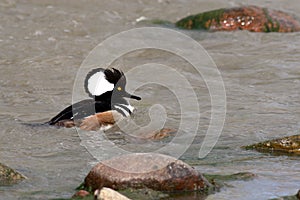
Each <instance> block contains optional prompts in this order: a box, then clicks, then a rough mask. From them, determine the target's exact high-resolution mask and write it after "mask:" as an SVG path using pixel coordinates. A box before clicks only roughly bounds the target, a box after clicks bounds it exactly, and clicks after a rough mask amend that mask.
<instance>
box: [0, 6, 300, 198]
mask: <svg viewBox="0 0 300 200" xmlns="http://www.w3.org/2000/svg"><path fill="white" fill-rule="evenodd" d="M245 4H255V5H259V6H266V7H269V8H275V9H281V10H283V11H286V12H289V13H291V14H295V15H297V13H299V11H300V4H299V3H298V2H297V1H296V0H293V1H289V3H288V4H287V3H286V2H281V1H279V0H278V1H251V2H250V1H245V0H244V1H229V2H225V1H213V2H207V1H202V0H201V1H189V2H185V1H182V0H176V1H164V0H158V1H145V0H140V1H130V2H126V3H124V2H123V1H117V0H112V1H90V0H84V1H72V3H70V2H69V1H66V0H65V1H38V0H36V1H14V0H4V1H2V2H0V44H1V51H0V57H1V59H0V74H1V79H0V86H1V90H0V119H1V121H0V127H1V131H0V134H1V141H0V143H1V144H0V155H1V156H0V158H1V160H0V162H2V163H5V164H7V165H9V166H11V167H13V168H15V169H17V170H19V171H20V172H22V173H23V174H24V175H25V176H27V177H28V179H27V180H25V181H23V182H22V183H20V184H17V185H14V186H10V187H1V188H0V199H18V198H22V199H50V198H68V197H70V196H71V195H72V194H73V193H74V188H76V187H77V186H78V185H79V184H80V183H81V182H82V181H83V179H84V177H85V175H86V174H87V173H88V171H89V169H90V168H91V167H92V166H93V165H94V164H95V162H96V160H95V159H94V158H93V157H92V156H91V155H90V154H89V152H88V151H87V150H86V148H84V147H83V146H82V145H80V137H79V136H78V133H77V131H76V130H75V129H56V128H52V127H51V128H49V127H44V126H28V125H24V124H23V122H30V123H34V122H44V121H46V120H48V119H49V118H50V117H52V116H54V115H55V114H56V113H57V112H59V111H60V110H62V109H63V108H65V107H66V106H68V105H69V104H70V103H71V101H72V89H73V84H74V80H75V77H76V73H77V70H78V68H79V66H80V64H81V62H82V61H83V60H84V58H85V57H86V56H87V55H88V53H89V52H90V51H91V50H92V49H93V48H94V47H95V46H96V45H97V44H98V43H100V42H101V41H102V40H104V39H105V38H107V37H109V36H111V35H112V34H114V33H118V32H120V31H123V30H127V29H130V28H134V27H139V26H141V24H139V23H137V22H136V19H138V18H140V17H142V16H144V17H146V18H148V19H155V18H158V19H165V20H170V21H173V22H174V21H176V20H178V19H179V18H181V17H184V16H186V15H188V14H191V13H198V12H201V11H205V10H211V9H215V8H220V7H229V6H239V5H245ZM187 34H188V35H190V36H191V37H192V38H194V39H195V40H197V41H198V42H199V43H200V44H201V45H203V47H205V49H206V50H207V51H208V53H209V55H210V56H211V57H212V58H213V60H214V61H215V63H216V64H217V66H218V68H219V70H220V72H221V75H222V78H223V80H224V83H225V88H226V95H227V115H226V122H225V126H224V129H223V132H222V135H221V137H220V139H219V141H218V143H217V145H216V147H215V148H214V150H213V151H212V152H211V153H210V154H209V155H208V156H207V157H206V158H205V159H202V160H199V159H197V155H198V151H199V148H200V144H201V140H202V139H203V137H202V136H203V135H204V134H205V131H206V129H207V126H208V122H209V121H208V119H209V118H210V106H211V105H210V97H209V94H208V90H207V88H206V86H205V83H204V82H203V80H197V77H193V72H192V71H189V69H190V68H189V67H188V64H186V63H185V62H184V61H182V60H178V59H176V58H173V57H172V56H170V55H169V54H167V53H162V52H157V51H141V52H134V53H132V54H131V55H128V56H127V57H124V58H122V59H121V61H120V62H119V63H121V64H123V65H125V66H130V65H131V64H132V65H138V64H141V63H147V62H149V61H155V62H158V63H160V62H162V63H166V64H171V65H172V66H174V67H175V68H176V69H180V66H187V67H185V68H184V70H182V71H183V73H184V74H185V75H186V76H188V77H190V78H191V80H192V82H193V81H194V82H193V86H194V89H195V90H196V91H197V94H198V95H197V97H198V99H199V102H200V111H201V121H200V124H199V126H200V129H199V130H200V131H199V133H198V136H197V137H196V139H195V141H194V144H193V145H191V147H190V148H189V150H188V151H187V152H186V153H185V154H184V155H183V156H182V157H181V159H183V160H185V161H186V162H188V163H190V164H192V165H193V166H195V168H196V169H198V170H200V171H202V172H205V173H219V174H229V173H236V172H241V171H248V172H253V173H255V174H257V178H255V179H254V180H252V181H247V182H243V181H234V182H230V183H229V184H230V185H231V186H233V187H225V188H223V189H222V190H221V192H220V193H217V194H215V195H211V196H209V197H208V199H247V200H248V199H249V200H251V199H269V198H274V197H278V196H284V195H292V194H295V193H296V191H297V190H298V189H300V188H299V185H300V170H299V169H300V167H299V158H298V157H287V156H280V157H275V156H272V155H268V154H260V153H257V152H252V151H244V150H241V149H240V148H239V147H240V146H242V145H247V144H252V143H255V142H259V141H263V140H266V139H272V138H277V137H282V136H287V135H293V134H299V129H300V123H299V119H300V110H299V107H300V92H299V91H300V73H299V71H300V70H299V69H300V67H299V53H300V49H299V46H300V42H299V41H300V34H299V33H288V34H280V33H270V34H265V33H249V32H244V31H239V32H231V33H226V32H219V33H203V32H187ZM166 56H167V57H168V60H167V61H165V57H166ZM174 84H176V83H174ZM149 91H151V92H149ZM137 93H138V95H140V96H142V97H143V101H142V102H139V103H137V102H133V103H134V104H135V106H136V107H137V108H138V109H139V111H140V113H141V114H140V115H142V116H144V118H142V119H143V120H145V121H146V122H147V120H148V119H149V118H148V115H147V107H148V106H150V105H152V104H153V103H161V104H164V105H165V106H166V110H167V111H168V112H169V113H170V123H169V124H168V125H169V126H172V125H174V126H176V122H177V121H176V120H178V118H179V117H180V116H179V114H178V113H179V110H178V104H177V103H176V102H175V103H172V104H170V103H169V102H170V100H169V96H170V94H169V93H168V92H167V91H166V89H165V88H162V87H158V86H155V85H148V86H145V87H144V88H140V89H139V90H138V91H137ZM149 94H151V95H149ZM152 94H153V95H152ZM187 101H189V100H188V98H187ZM143 120H141V122H140V123H141V124H143V123H145V121H143ZM186 131H187V132H188V130H186ZM119 145H125V146H126V148H127V149H129V150H130V149H134V148H135V146H134V145H130V144H128V143H126V142H125V144H124V143H122V142H120V144H119ZM141 145H145V144H143V143H141ZM147 145H150V147H151V144H146V147H148V146H147ZM150 147H149V148H150ZM107 156H108V157H109V156H110V155H107Z"/></svg>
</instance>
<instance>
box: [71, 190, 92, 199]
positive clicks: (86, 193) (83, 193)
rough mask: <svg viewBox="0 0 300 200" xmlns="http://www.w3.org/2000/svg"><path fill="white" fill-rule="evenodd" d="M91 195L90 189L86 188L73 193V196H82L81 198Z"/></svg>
mask: <svg viewBox="0 0 300 200" xmlns="http://www.w3.org/2000/svg"><path fill="white" fill-rule="evenodd" d="M88 195H90V193H89V192H88V191H85V190H79V191H78V192H76V193H75V194H74V195H73V198H75V197H80V198H83V197H85V196H88Z"/></svg>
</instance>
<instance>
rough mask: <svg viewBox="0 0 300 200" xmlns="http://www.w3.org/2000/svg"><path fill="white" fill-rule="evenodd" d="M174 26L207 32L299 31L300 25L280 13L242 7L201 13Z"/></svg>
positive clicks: (255, 7) (253, 7)
mask: <svg viewBox="0 0 300 200" xmlns="http://www.w3.org/2000/svg"><path fill="white" fill-rule="evenodd" d="M175 25H176V26H177V27H179V28H184V29H202V30H209V31H234V30H248V31H253V32H295V31H300V23H299V21H297V20H296V19H295V18H294V17H292V16H290V15H288V14H287V13H284V12H281V11H277V10H271V9H267V8H261V7H258V6H243V7H236V8H228V9H218V10H212V11H208V12H203V13H200V14H197V15H191V16H188V17H185V18H183V19H181V20H179V21H178V22H176V24H175Z"/></svg>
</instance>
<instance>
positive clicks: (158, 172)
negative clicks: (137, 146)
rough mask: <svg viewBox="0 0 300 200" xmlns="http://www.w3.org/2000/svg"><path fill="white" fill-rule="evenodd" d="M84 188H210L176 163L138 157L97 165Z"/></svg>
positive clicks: (145, 155) (162, 158) (169, 159)
mask: <svg viewBox="0 0 300 200" xmlns="http://www.w3.org/2000/svg"><path fill="white" fill-rule="evenodd" d="M85 187H86V188H91V189H92V190H96V189H101V188H102V187H109V188H112V189H115V190H122V189H126V188H133V189H140V188H150V189H153V190H158V191H195V190H199V191H201V190H206V189H209V188H211V187H212V185H211V184H210V183H209V182H208V181H207V180H206V179H205V178H204V177H203V176H202V175H201V174H200V173H199V172H198V171H196V170H195V169H193V168H192V167H190V166H189V165H187V164H186V163H184V162H182V161H180V160H177V159H175V158H172V157H169V156H165V155H161V154H155V153H139V154H129V155H123V156H120V157H116V158H113V159H110V160H106V161H102V162H100V163H98V164H97V165H96V166H95V167H94V168H92V170H91V171H90V172H89V174H88V175H87V177H86V178H85Z"/></svg>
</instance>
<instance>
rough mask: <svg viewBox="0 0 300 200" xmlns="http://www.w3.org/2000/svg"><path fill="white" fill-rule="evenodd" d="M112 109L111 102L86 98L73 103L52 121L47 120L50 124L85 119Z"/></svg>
mask: <svg viewBox="0 0 300 200" xmlns="http://www.w3.org/2000/svg"><path fill="white" fill-rule="evenodd" d="M107 110H110V104H109V103H107V102H102V101H95V100H94V99H85V100H82V101H79V102H77V103H75V104H73V105H70V106H68V107H66V108H65V109H64V110H62V111H61V112H60V113H58V114H57V115H56V116H55V117H53V118H52V119H51V120H50V121H48V122H46V123H47V124H49V125H55V124H56V123H57V122H59V121H62V120H73V119H74V118H76V119H83V118H85V117H88V116H90V115H94V114H95V113H98V112H104V111H107Z"/></svg>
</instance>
